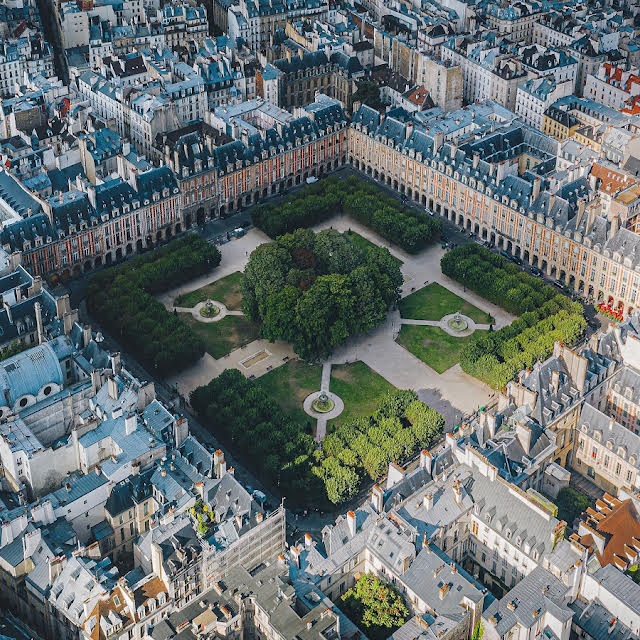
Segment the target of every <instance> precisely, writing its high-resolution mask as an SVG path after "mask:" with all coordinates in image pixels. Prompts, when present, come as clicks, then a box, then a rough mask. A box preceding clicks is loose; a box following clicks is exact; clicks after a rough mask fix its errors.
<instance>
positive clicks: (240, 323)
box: [180, 313, 260, 359]
mask: <svg viewBox="0 0 640 640" xmlns="http://www.w3.org/2000/svg"><path fill="white" fill-rule="evenodd" d="M180 319H181V320H182V321H183V322H186V323H187V324H188V325H190V326H191V328H192V329H193V330H194V331H195V333H196V334H197V335H199V336H200V337H201V338H202V339H203V340H204V345H205V349H206V351H207V352H208V353H209V354H210V355H212V356H213V357H214V358H216V359H218V358H222V356H226V355H227V354H228V353H231V352H232V351H233V350H234V349H237V348H238V347H242V346H244V345H245V344H249V343H250V342H253V341H254V340H256V339H257V338H258V337H259V334H260V329H259V327H258V325H255V324H253V323H251V322H249V321H248V320H247V319H246V318H245V317H243V316H227V317H226V318H222V320H220V322H199V321H198V320H196V319H195V318H194V317H193V316H192V315H191V314H190V313H181V314H180Z"/></svg>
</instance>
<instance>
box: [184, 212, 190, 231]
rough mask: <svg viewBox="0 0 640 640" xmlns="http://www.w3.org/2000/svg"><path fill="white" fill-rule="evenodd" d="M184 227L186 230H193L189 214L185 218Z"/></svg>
mask: <svg viewBox="0 0 640 640" xmlns="http://www.w3.org/2000/svg"><path fill="white" fill-rule="evenodd" d="M184 226H185V229H190V228H191V214H190V213H187V215H186V216H185V217H184Z"/></svg>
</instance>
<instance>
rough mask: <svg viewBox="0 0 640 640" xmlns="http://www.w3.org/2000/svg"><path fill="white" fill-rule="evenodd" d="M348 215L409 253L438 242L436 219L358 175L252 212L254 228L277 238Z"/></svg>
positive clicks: (327, 181)
mask: <svg viewBox="0 0 640 640" xmlns="http://www.w3.org/2000/svg"><path fill="white" fill-rule="evenodd" d="M340 213H346V214H348V215H350V216H352V217H354V218H355V219H356V220H358V222H361V223H362V224H363V225H365V226H367V227H369V228H370V229H371V230H372V231H375V232H376V233H378V234H380V235H381V236H382V237H383V238H386V239H387V240H389V241H390V242H393V243H394V244H396V245H398V246H399V247H401V248H402V249H404V250H405V251H408V252H409V253H417V252H418V251H420V250H421V249H424V248H425V247H426V246H427V245H428V244H429V243H431V242H432V241H433V240H434V239H436V238H437V237H439V235H440V231H441V228H442V224H441V222H440V220H438V219H437V218H433V217H431V216H427V215H425V214H424V213H422V212H419V211H416V210H414V209H412V208H409V207H405V206H403V205H402V204H400V203H399V202H398V201H397V200H396V198H393V197H391V196H389V195H387V194H386V193H385V192H384V191H382V190H381V189H380V188H379V187H377V186H376V185H373V184H370V183H368V182H364V181H362V180H360V179H359V178H357V177H355V176H350V177H348V178H346V179H345V180H341V179H339V178H336V177H335V176H331V177H329V178H325V179H323V180H320V181H318V182H316V183H314V184H312V185H307V186H305V187H303V188H302V189H300V190H299V191H297V192H296V193H294V194H292V195H291V196H288V197H287V198H286V199H285V200H284V201H283V202H278V203H264V204H261V205H258V206H256V207H254V208H253V210H252V212H251V217H252V220H253V224H254V225H255V226H256V227H258V228H259V229H262V231H264V232H265V233H266V234H267V235H268V236H269V237H271V238H277V237H278V236H280V235H282V234H284V233H291V232H292V231H295V230H296V229H299V228H305V227H312V226H313V225H315V224H317V223H319V222H322V221H324V220H327V219H328V218H330V217H331V216H334V215H336V214H340Z"/></svg>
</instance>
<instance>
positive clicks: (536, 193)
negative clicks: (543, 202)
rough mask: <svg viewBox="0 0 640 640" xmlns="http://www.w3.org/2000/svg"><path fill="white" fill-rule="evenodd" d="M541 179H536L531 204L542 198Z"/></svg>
mask: <svg viewBox="0 0 640 640" xmlns="http://www.w3.org/2000/svg"><path fill="white" fill-rule="evenodd" d="M541 182H542V181H541V180H540V178H536V179H535V180H534V181H533V190H532V191H531V202H532V203H533V202H535V201H536V200H537V199H538V198H539V197H540V183H541Z"/></svg>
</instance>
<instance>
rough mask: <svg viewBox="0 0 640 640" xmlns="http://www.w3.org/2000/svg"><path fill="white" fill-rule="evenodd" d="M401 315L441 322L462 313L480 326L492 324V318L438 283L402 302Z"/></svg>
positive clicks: (429, 285)
mask: <svg viewBox="0 0 640 640" xmlns="http://www.w3.org/2000/svg"><path fill="white" fill-rule="evenodd" d="M399 308H400V315H401V316H402V317H403V318H410V319H412V320H440V319H441V318H442V317H444V316H446V315H448V314H450V313H456V312H458V311H459V312H460V313H462V314H463V315H465V316H468V317H469V318H471V319H472V320H473V321H474V322H477V323H479V324H490V322H491V321H492V318H491V316H490V315H489V314H488V313H485V312H484V311H481V310H480V309H478V308H477V307H474V306H473V305H472V304H471V303H469V302H467V301H466V300H463V299H462V298H461V297H460V296H457V295H456V294H455V293H453V292H452V291H449V289H446V288H445V287H443V286H442V285H440V284H438V283H437V282H432V283H431V284H428V285H427V286H426V287H422V289H419V290H418V291H416V292H415V293H412V294H411V295H409V296H407V297H406V298H403V299H402V300H400V304H399Z"/></svg>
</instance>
